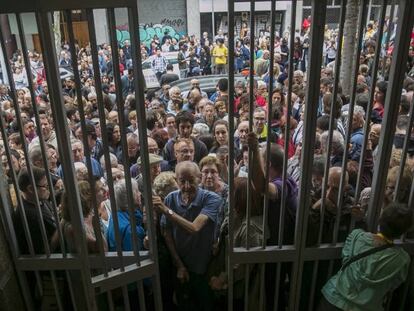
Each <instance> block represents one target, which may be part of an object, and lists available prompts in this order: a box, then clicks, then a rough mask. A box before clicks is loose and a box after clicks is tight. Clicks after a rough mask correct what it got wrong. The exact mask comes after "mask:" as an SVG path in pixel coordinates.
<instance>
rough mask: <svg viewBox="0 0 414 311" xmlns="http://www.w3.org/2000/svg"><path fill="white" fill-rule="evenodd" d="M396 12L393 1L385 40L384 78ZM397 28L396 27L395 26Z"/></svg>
mask: <svg viewBox="0 0 414 311" xmlns="http://www.w3.org/2000/svg"><path fill="white" fill-rule="evenodd" d="M394 11H395V3H394V1H391V11H390V18H389V20H388V29H387V37H386V38H385V47H384V57H383V58H382V70H381V73H382V76H383V77H384V76H385V61H386V59H387V50H388V47H389V44H390V38H391V26H392V22H393V20H394ZM394 27H395V26H394Z"/></svg>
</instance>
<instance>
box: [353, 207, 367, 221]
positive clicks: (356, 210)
mask: <svg viewBox="0 0 414 311" xmlns="http://www.w3.org/2000/svg"><path fill="white" fill-rule="evenodd" d="M351 215H352V218H354V219H355V220H356V221H360V220H362V219H364V217H365V213H364V211H363V210H362V209H361V206H360V205H359V204H357V205H354V206H352V209H351Z"/></svg>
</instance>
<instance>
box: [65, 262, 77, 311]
mask: <svg viewBox="0 0 414 311" xmlns="http://www.w3.org/2000/svg"><path fill="white" fill-rule="evenodd" d="M65 276H66V280H67V282H68V288H69V295H70V300H71V301H72V307H73V310H74V311H78V307H77V305H76V298H75V294H74V293H73V283H72V279H71V277H70V273H69V271H68V270H66V271H65Z"/></svg>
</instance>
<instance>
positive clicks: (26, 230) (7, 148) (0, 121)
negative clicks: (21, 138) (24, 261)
mask: <svg viewBox="0 0 414 311" xmlns="http://www.w3.org/2000/svg"><path fill="white" fill-rule="evenodd" d="M0 113H2V109H1V107H0ZM5 128H6V127H5V125H4V119H3V118H0V131H1V135H2V138H3V141H7V134H6V131H5ZM4 149H5V151H6V157H7V164H8V165H9V167H10V171H11V172H12V181H13V186H14V189H15V191H16V196H17V203H18V204H17V208H18V209H20V211H21V216H22V220H23V230H24V235H25V237H26V242H27V245H28V249H29V254H30V255H31V256H34V255H35V252H34V247H33V240H32V236H31V235H30V230H29V224H28V222H27V218H26V212H25V210H24V206H23V200H22V196H21V192H20V188H19V184H18V182H17V176H16V172H15V170H14V168H13V164H12V160H11V156H10V146H9V144H7V143H6V144H4ZM3 176H5V175H3ZM4 198H6V196H5V197H4ZM5 211H7V212H10V209H5ZM9 223H10V229H12V230H13V233H14V234H13V235H12V237H16V233H15V231H14V226H13V221H12V218H11V215H10V220H9ZM14 240H15V241H14V243H13V245H14V247H15V249H16V256H17V257H19V255H20V254H21V250H20V246H19V244H18V242H17V239H14Z"/></svg>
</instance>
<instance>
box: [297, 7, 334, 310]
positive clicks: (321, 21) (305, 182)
mask: <svg viewBox="0 0 414 311" xmlns="http://www.w3.org/2000/svg"><path fill="white" fill-rule="evenodd" d="M311 15H312V16H313V20H312V24H311V38H312V40H311V44H310V57H309V59H310V64H309V68H308V70H307V81H308V83H309V84H308V87H307V90H306V100H307V102H306V107H307V109H306V110H305V122H304V133H303V134H304V135H303V137H304V140H303V142H304V144H303V148H302V154H305V155H306V156H305V157H301V177H300V185H301V187H300V190H299V200H298V202H299V205H298V210H297V212H296V227H295V228H296V234H295V247H296V249H297V257H296V258H295V261H294V263H293V273H292V278H291V286H290V296H289V310H298V308H299V300H300V289H301V284H302V270H303V256H304V255H303V252H304V248H305V245H306V230H307V221H308V213H309V202H310V197H309V195H308V194H309V191H310V189H311V176H312V164H313V150H314V143H315V128H316V118H317V111H318V99H319V79H320V71H321V65H322V57H321V55H322V43H323V38H324V36H323V34H324V29H325V19H326V1H325V0H318V1H317V0H313V1H312V13H311ZM310 73H312V79H311V75H310Z"/></svg>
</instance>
